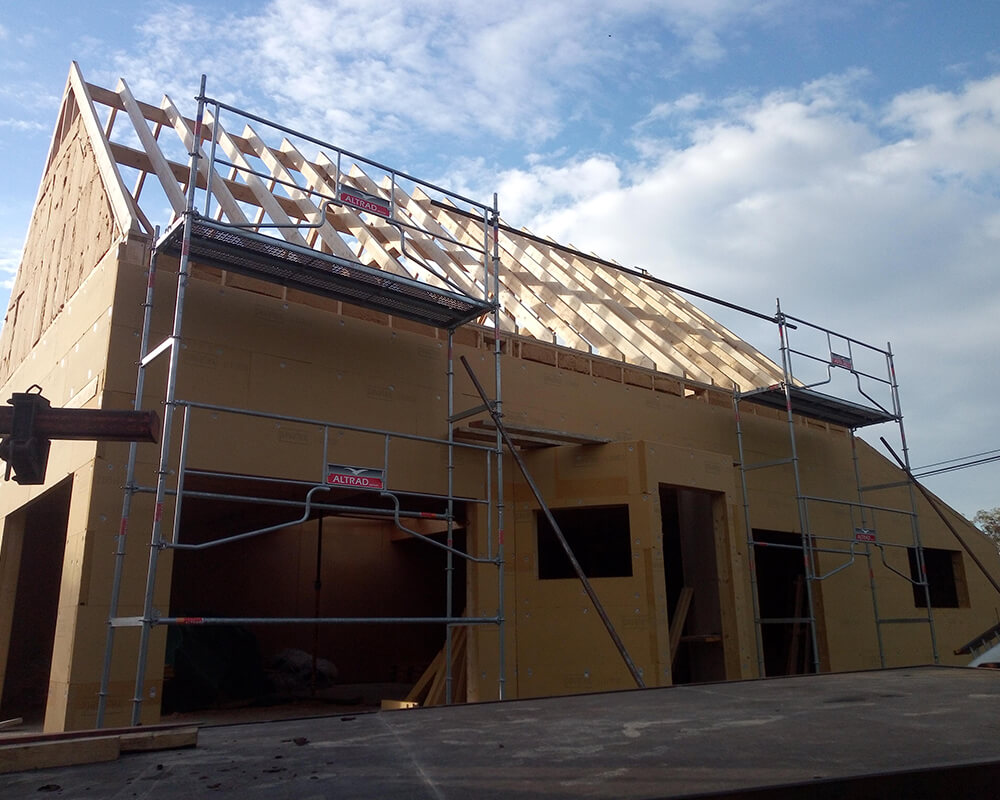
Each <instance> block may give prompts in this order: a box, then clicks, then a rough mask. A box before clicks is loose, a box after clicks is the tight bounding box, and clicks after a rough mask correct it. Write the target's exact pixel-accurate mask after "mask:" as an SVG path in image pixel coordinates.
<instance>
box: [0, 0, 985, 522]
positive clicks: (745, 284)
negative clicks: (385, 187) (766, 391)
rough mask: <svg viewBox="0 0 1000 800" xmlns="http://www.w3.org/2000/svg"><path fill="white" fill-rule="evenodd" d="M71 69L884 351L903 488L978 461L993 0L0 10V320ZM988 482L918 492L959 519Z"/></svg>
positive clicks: (300, 0)
mask: <svg viewBox="0 0 1000 800" xmlns="http://www.w3.org/2000/svg"><path fill="white" fill-rule="evenodd" d="M223 6H224V7H225V8H226V10H225V11H217V10H213V11H206V9H209V8H210V7H216V8H221V7H223ZM71 59H75V60H77V61H78V62H79V63H80V65H81V67H82V69H83V73H84V75H85V77H86V78H87V79H88V80H89V81H91V82H94V83H99V84H102V85H106V86H112V87H113V86H114V84H115V83H116V82H117V79H118V77H119V76H123V77H125V78H126V79H127V80H128V82H129V84H130V86H131V87H132V89H133V92H134V93H135V95H136V96H137V97H138V98H139V99H142V100H146V101H148V102H152V103H158V102H159V98H160V96H161V95H162V94H163V93H167V94H169V95H170V96H171V97H172V98H173V99H174V100H175V101H176V102H177V103H178V104H180V105H181V107H182V108H183V109H186V110H187V111H188V112H189V113H193V107H194V103H193V101H192V99H191V98H192V97H193V95H194V94H196V92H197V87H198V81H199V76H200V75H201V73H202V72H205V73H207V74H208V76H209V84H208V86H209V93H210V94H212V95H213V96H216V97H220V98H222V99H225V100H228V101H230V102H234V103H236V104H239V105H242V106H244V107H246V108H249V109H253V110H256V111H259V112H260V113H263V114H266V115H269V116H274V117H279V118H281V119H282V120H283V121H285V122H286V124H290V125H292V126H294V127H298V128H300V129H303V130H308V131H310V132H313V133H315V134H316V135H317V136H320V137H322V138H325V139H328V140H331V141H334V142H337V143H338V144H340V145H341V146H343V147H346V148H348V149H351V150H355V151H358V152H361V153H364V154H366V155H368V156H370V157H373V158H376V159H378V160H381V161H384V162H387V163H390V164H393V165H395V166H397V167H398V168H400V169H403V170H405V171H407V172H410V173H411V174H415V175H419V176H421V177H424V178H426V179H428V180H432V181H434V182H437V183H440V184H443V185H446V186H450V187H452V188H454V189H456V190H462V191H465V192H468V193H470V194H472V195H473V196H476V197H482V198H484V199H488V198H489V197H490V196H491V195H492V193H493V192H498V193H499V196H500V208H501V212H502V214H503V215H504V217H505V218H506V220H507V221H508V222H509V223H510V224H513V225H517V226H520V225H524V226H527V227H528V228H530V229H532V230H533V231H534V232H536V233H539V234H544V235H549V236H552V237H554V238H556V239H558V240H561V241H563V242H571V243H573V244H575V245H576V246H578V247H581V248H583V249H585V250H593V251H594V252H596V253H597V254H599V255H601V256H604V257H606V258H614V259H616V260H618V261H620V262H622V263H625V264H629V265H637V266H641V267H644V268H646V269H648V270H650V271H651V272H653V273H654V274H656V275H659V276H661V277H663V278H666V279H668V280H671V281H674V282H676V283H679V284H682V285H685V286H690V287H693V288H696V289H698V290H700V291H703V292H706V293H709V294H713V295H717V296H721V297H725V298H727V299H729V300H732V301H734V302H736V303H739V304H741V305H744V306H748V307H751V308H754V309H758V310H760V311H762V312H765V313H773V311H774V308H775V299H776V298H778V297H780V298H781V303H782V307H783V309H784V310H785V311H786V312H788V313H790V314H793V315H795V316H797V317H801V318H804V319H807V320H810V321H811V322H815V323H817V324H820V325H823V326H825V327H828V328H833V329H835V330H837V331H841V332H844V333H847V334H849V335H851V336H854V337H856V338H859V339H862V340H865V341H870V342H872V343H875V344H877V345H880V346H884V345H885V343H886V342H891V344H892V348H893V351H894V352H895V353H896V368H897V374H898V378H899V382H900V393H901V399H902V408H903V411H904V414H905V416H906V425H907V433H908V438H909V444H910V448H911V459H912V463H913V464H914V466H922V465H925V464H930V463H932V462H938V461H942V460H945V459H951V458H959V457H963V456H966V455H971V454H976V453H981V452H986V451H991V450H995V449H998V448H1000V424H998V423H1000V415H998V413H997V404H998V397H1000V376H998V370H997V354H998V345H997V344H996V338H997V331H998V328H1000V281H998V278H997V266H998V264H997V260H998V250H1000V182H998V179H1000V3H996V2H993V1H992V0H981V1H980V2H973V1H972V0H966V1H963V0H954V1H953V2H949V3H937V2H931V0H913V1H912V2H910V1H909V0H903V1H901V2H893V0H840V1H839V2H837V3H829V2H813V0H617V1H616V2H614V3H608V2H598V1H597V0H533V1H532V0H508V1H507V2H505V3H497V4H484V3H481V2H471V1H469V2H464V1H462V0H451V2H449V1H448V0H408V2H402V0H384V2H373V3H358V2H345V1H343V0H326V2H319V1H318V0H294V1H293V0H273V1H272V2H246V1H243V2H233V1H232V0H231V1H230V2H227V3H225V4H218V6H210V5H208V4H200V5H198V6H195V5H187V4H183V3H164V2H155V3H152V2H145V1H144V0H133V2H129V3H119V2H114V1H113V0H103V1H102V0H96V1H95V2H93V3H79V2H74V3H68V2H65V3H64V2H55V1H54V0H39V2H36V3H33V4H27V3H23V2H13V0H0V70H2V74H3V76H4V81H3V82H2V83H0V153H2V154H3V156H4V159H3V160H4V173H5V174H4V180H3V181H2V183H0V304H2V305H3V306H6V302H7V292H8V291H9V288H10V283H11V280H12V278H13V273H14V270H15V269H16V266H17V263H18V259H19V251H20V248H21V245H22V243H23V240H24V235H25V231H26V228H27V223H28V218H29V215H30V211H31V205H32V203H33V200H34V197H35V193H36V191H37V186H38V181H39V178H40V172H41V168H42V164H43V159H44V156H45V153H46V150H47V148H48V144H49V140H50V137H51V130H52V126H53V125H54V123H55V115H56V111H57V108H58V104H59V100H60V96H61V93H62V90H63V86H64V84H65V80H66V74H67V71H68V67H69V62H70V60H71ZM702 305H703V307H704V308H705V310H707V311H709V312H710V313H715V314H716V315H717V316H719V317H720V318H721V319H723V321H725V322H726V323H727V324H729V325H730V327H732V328H734V329H735V330H736V331H737V332H738V333H740V334H741V335H743V336H744V338H747V339H749V340H750V341H751V342H752V343H753V344H755V345H756V346H758V347H759V348H760V349H762V350H764V351H766V352H768V353H769V354H772V355H776V345H777V333H776V331H775V330H774V329H773V326H769V325H767V324H766V323H760V324H756V323H752V321H751V320H749V319H748V318H745V317H739V316H733V315H731V314H729V313H728V312H725V311H722V310H720V309H718V308H715V307H712V306H711V305H705V304H702ZM998 479H1000V462H998V463H996V464H990V465H987V466H981V467H978V468H974V469H966V470H962V471H958V472H953V473H950V474H947V475H942V476H939V477H934V478H928V479H927V483H928V485H929V486H930V487H931V488H932V489H933V490H935V491H937V492H938V493H939V494H941V495H942V496H943V497H944V498H945V499H946V500H948V501H949V502H951V503H952V504H953V505H955V506H956V507H957V508H958V509H959V510H960V511H962V512H963V513H965V514H967V515H972V514H973V513H975V511H976V510H977V509H980V508H986V507H993V506H998V505H1000V480H998Z"/></svg>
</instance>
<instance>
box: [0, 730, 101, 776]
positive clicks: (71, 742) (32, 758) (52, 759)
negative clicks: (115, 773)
mask: <svg viewBox="0 0 1000 800" xmlns="http://www.w3.org/2000/svg"><path fill="white" fill-rule="evenodd" d="M120 752H121V745H120V742H119V737H117V736H95V737H91V738H85V739H80V738H76V739H63V740H57V741H52V742H30V743H27V744H5V745H0V774H2V773H10V772H23V771H24V770H29V769H45V768H48V767H69V766H73V765H75V764H95V763H97V762H100V761H114V760H115V759H116V758H118V755H119V753H120Z"/></svg>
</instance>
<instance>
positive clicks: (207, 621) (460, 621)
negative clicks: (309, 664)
mask: <svg viewBox="0 0 1000 800" xmlns="http://www.w3.org/2000/svg"><path fill="white" fill-rule="evenodd" d="M496 623H497V617H159V618H157V619H156V620H155V624H156V625H496Z"/></svg>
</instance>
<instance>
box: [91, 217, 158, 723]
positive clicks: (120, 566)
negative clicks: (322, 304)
mask: <svg viewBox="0 0 1000 800" xmlns="http://www.w3.org/2000/svg"><path fill="white" fill-rule="evenodd" d="M159 237H160V228H159V226H157V227H156V229H155V230H154V231H153V239H152V241H151V243H150V245H151V246H150V252H149V276H148V278H147V280H146V297H145V301H144V302H143V304H142V336H141V339H140V341H139V362H138V364H137V370H136V378H135V400H134V401H133V403H132V407H133V409H135V410H136V411H138V410H140V409H141V408H142V401H143V392H144V390H145V386H146V370H145V369H144V368H143V366H142V359H143V358H144V357H145V355H146V351H147V350H148V349H149V334H150V327H151V326H150V320H151V319H152V314H153V292H154V288H155V285H156V256H157V251H156V248H155V246H153V245H154V244H155V242H156V240H157V239H159ZM138 447H139V445H138V442H130V443H129V448H128V463H127V466H126V467H125V489H124V496H123V498H122V518H121V524H120V525H119V527H118V535H117V536H116V537H115V569H114V575H113V577H112V579H111V601H110V604H109V606H108V630H107V635H106V638H105V640H104V662H103V664H102V666H101V685H100V689H99V690H98V693H97V720H96V722H95V727H97V728H102V727H104V715H105V713H106V711H107V707H108V689H109V687H110V684H111V660H112V655H113V653H114V647H115V629H114V626H113V625H112V624H111V620H112V619H114V618H115V617H116V616H118V601H119V598H120V597H121V587H122V574H123V572H124V569H125V541H126V536H127V535H128V523H129V519H130V517H131V515H132V497H133V496H134V494H135V462H136V455H137V451H138Z"/></svg>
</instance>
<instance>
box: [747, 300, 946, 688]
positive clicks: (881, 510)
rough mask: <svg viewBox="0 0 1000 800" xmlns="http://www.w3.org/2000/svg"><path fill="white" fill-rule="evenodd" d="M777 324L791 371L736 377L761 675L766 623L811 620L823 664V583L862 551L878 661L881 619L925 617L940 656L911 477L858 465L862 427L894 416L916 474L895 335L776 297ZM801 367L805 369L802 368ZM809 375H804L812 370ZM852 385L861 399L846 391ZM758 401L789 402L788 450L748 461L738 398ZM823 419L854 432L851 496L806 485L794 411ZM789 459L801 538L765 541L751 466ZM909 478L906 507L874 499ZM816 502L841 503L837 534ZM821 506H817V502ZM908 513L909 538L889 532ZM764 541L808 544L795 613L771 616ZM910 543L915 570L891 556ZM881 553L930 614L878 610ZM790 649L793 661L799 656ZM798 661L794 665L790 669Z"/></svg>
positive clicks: (798, 625) (814, 647)
mask: <svg viewBox="0 0 1000 800" xmlns="http://www.w3.org/2000/svg"><path fill="white" fill-rule="evenodd" d="M774 321H775V323H776V324H777V328H778V336H779V346H780V350H781V366H782V370H783V372H784V379H783V380H782V381H781V382H780V383H778V384H773V385H771V386H767V387H763V388H756V389H751V390H748V391H740V389H739V387H738V386H736V387H734V392H733V407H734V410H735V414H736V433H737V446H738V454H739V462H738V463H739V469H740V481H741V488H742V494H743V516H744V526H745V529H746V544H747V554H748V559H749V569H750V582H751V597H752V601H753V614H754V630H755V638H756V647H757V665H758V670H759V674H760V675H761V676H763V675H765V674H766V671H767V670H766V668H765V654H764V629H765V627H766V626H778V625H783V626H792V630H793V631H794V632H795V634H796V635H798V634H800V633H801V632H802V629H803V628H805V629H807V630H808V636H809V640H808V643H809V659H810V662H811V669H812V671H814V672H819V671H820V668H821V657H820V647H819V639H818V634H817V625H816V618H817V613H816V602H817V600H816V593H817V586H818V585H819V584H820V583H822V581H825V580H827V579H829V578H831V577H833V576H834V575H837V574H839V573H841V572H843V571H845V570H847V569H848V568H850V567H851V566H852V565H854V564H855V563H857V562H858V561H859V560H860V559H863V560H864V563H865V564H866V566H867V569H868V579H869V591H870V595H871V603H872V613H873V618H874V628H875V636H876V639H877V643H878V652H879V661H880V664H881V666H882V667H885V666H886V654H885V645H884V641H883V627H884V626H887V625H906V624H919V625H926V626H927V632H928V636H929V640H930V648H931V653H932V657H933V660H934V663H938V661H939V657H938V647H937V639H936V635H935V630H934V613H933V609H932V606H931V597H930V589H929V581H928V577H927V570H926V566H925V556H924V549H923V546H922V544H921V538H920V527H919V523H918V516H917V505H916V496H915V493H914V490H913V484H912V482H911V481H910V480H902V481H898V482H891V483H883V484H870V485H866V484H865V482H864V479H863V476H862V474H861V467H860V461H859V458H858V443H857V431H858V430H859V429H862V428H868V427H870V426H876V425H884V424H890V425H894V426H895V427H896V431H897V436H898V440H899V441H900V442H901V450H902V457H901V459H900V462H901V465H902V466H903V468H904V470H905V473H906V474H909V469H910V462H909V448H908V446H907V443H906V432H905V429H904V427H903V413H902V410H901V407H900V402H899V386H898V383H897V381H896V372H895V367H894V364H893V355H892V348H891V346H890V345H886V347H885V348H884V349H883V348H880V347H875V346H873V345H870V344H866V343H865V342H862V341H860V340H858V339H855V338H852V337H850V336H846V335H844V334H840V333H837V332H835V331H832V330H830V329H827V328H824V327H821V326H818V325H814V324H812V323H810V322H807V321H805V320H803V319H799V318H797V317H793V316H791V315H789V314H785V313H784V312H783V311H782V310H781V302H780V300H779V301H778V304H777V313H776V315H775V318H774ZM793 331H795V332H796V333H795V335H796V337H797V342H798V339H800V338H801V339H802V340H804V341H805V344H802V345H799V344H796V345H795V346H793V345H792V343H791V339H790V337H791V334H792V332H793ZM796 367H797V368H798V372H799V375H800V376H803V377H802V379H800V377H797V376H796V374H795V369H796ZM806 376H807V377H806ZM818 387H825V388H826V387H828V388H829V389H831V390H835V391H836V392H837V394H836V395H834V394H828V393H826V392H819V391H817V388H818ZM844 394H851V395H853V396H854V398H855V399H854V400H851V399H846V398H845V397H842V396H841V395H844ZM743 403H752V404H755V405H758V406H765V407H768V408H771V409H776V410H779V411H782V410H783V411H784V412H785V418H786V421H787V428H788V451H787V452H788V455H787V456H783V457H779V458H775V459H767V460H764V461H760V462H755V463H748V462H747V456H746V450H747V449H749V448H748V447H747V442H746V441H745V440H746V431H745V427H746V426H745V424H744V422H743V420H742V415H741V413H740V407H741V404H743ZM796 415H797V416H799V417H800V418H806V419H810V420H817V421H819V422H821V423H827V424H831V425H835V426H839V427H842V428H846V429H847V431H848V435H849V438H850V445H851V459H852V462H853V474H854V482H855V489H854V492H855V495H854V496H853V497H846V496H844V497H827V496H822V497H821V496H816V495H812V494H809V493H807V492H806V491H805V489H804V487H803V475H802V472H801V469H800V464H799V446H798V444H797V437H798V434H797V430H796V429H797V427H798V423H797V422H796V419H795V417H796ZM773 468H785V469H787V470H789V471H790V473H791V479H792V483H793V488H794V498H795V505H796V509H797V512H798V523H799V530H798V532H797V533H798V537H797V538H798V541H797V542H796V543H794V544H792V543H788V542H781V541H774V540H772V541H767V540H766V538H767V537H766V535H763V534H759V533H758V532H757V531H756V530H755V529H754V526H753V523H752V521H751V516H752V515H751V502H750V495H751V491H750V488H749V485H748V473H750V472H753V471H755V470H760V469H773ZM904 486H905V487H906V490H907V496H908V504H907V507H904V508H897V507H891V506H886V505H881V504H878V503H875V502H872V501H871V500H870V499H869V498H871V497H872V496H873V495H875V496H876V498H877V494H876V493H878V492H880V491H883V490H886V489H894V488H899V487H904ZM817 507H826V508H827V509H834V512H833V513H834V514H835V515H836V516H838V518H839V524H838V528H839V530H838V533H837V535H831V533H830V532H827V533H822V534H821V533H817V532H816V531H815V530H814V527H815V526H814V525H813V524H812V523H811V521H810V511H811V510H813V509H816V508H817ZM813 513H814V514H815V513H817V512H815V511H814V512H813ZM900 518H903V519H905V520H908V526H906V527H908V529H909V540H908V541H898V540H896V541H894V540H892V538H891V537H890V536H888V535H886V533H885V531H884V529H883V526H882V524H881V523H882V521H884V520H889V522H887V523H886V525H885V527H886V528H888V527H891V526H892V522H891V520H892V519H897V520H898V519H900ZM904 525H905V523H904ZM764 548H776V549H779V550H780V549H785V550H789V551H796V552H800V553H801V557H802V564H803V577H804V580H803V582H802V586H801V590H802V593H803V596H802V597H801V598H797V599H796V604H795V609H794V611H793V614H792V615H791V616H782V617H765V616H764V615H763V613H762V609H761V603H760V593H759V583H758V570H757V560H758V555H757V553H758V551H759V550H762V549H764ZM901 549H902V550H905V551H906V552H907V553H908V559H909V561H910V564H911V570H910V574H906V573H905V572H903V571H902V570H900V569H899V568H898V567H896V566H894V565H893V564H891V563H889V559H888V558H887V552H891V551H893V550H895V551H897V552H898V551H899V550H901ZM821 557H825V558H826V559H828V560H830V559H835V560H837V562H838V563H836V564H835V565H832V566H829V568H827V569H825V570H824V569H823V568H822V567H821V560H820V559H821ZM876 559H877V560H878V561H879V562H880V563H881V566H882V567H884V568H885V569H886V570H888V571H889V572H890V573H892V574H894V575H896V576H897V577H899V578H901V579H903V580H906V581H908V582H909V583H910V584H912V585H913V587H914V596H915V597H916V595H917V594H918V593H920V594H922V595H923V598H924V605H925V608H926V614H925V615H923V616H907V617H884V616H882V615H881V613H880V611H879V601H878V587H877V582H876V578H875V570H874V565H875V561H876ZM792 660H793V659H792V655H791V653H790V654H789V663H791V662H792ZM790 671H791V670H790Z"/></svg>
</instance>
